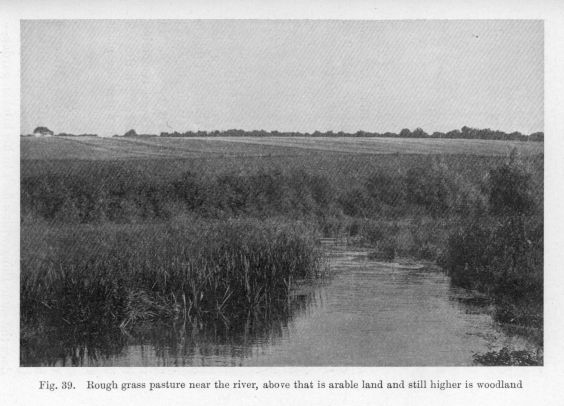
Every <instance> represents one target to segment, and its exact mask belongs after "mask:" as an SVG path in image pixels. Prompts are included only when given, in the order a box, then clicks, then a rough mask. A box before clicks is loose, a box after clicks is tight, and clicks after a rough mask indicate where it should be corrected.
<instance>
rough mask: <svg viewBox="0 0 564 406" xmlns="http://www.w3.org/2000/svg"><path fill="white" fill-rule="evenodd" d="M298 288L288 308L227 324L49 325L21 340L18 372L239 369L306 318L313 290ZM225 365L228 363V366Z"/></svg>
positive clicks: (280, 305) (283, 306) (312, 287)
mask: <svg viewBox="0 0 564 406" xmlns="http://www.w3.org/2000/svg"><path fill="white" fill-rule="evenodd" d="M322 283H325V282H316V283H311V282H308V283H305V282H304V284H303V285H302V286H301V287H300V286H298V287H297V289H296V290H295V292H293V293H292V295H291V296H290V298H289V299H288V301H287V302H284V303H278V304H276V305H273V306H272V307H271V308H270V309H268V310H267V311H264V312H249V313H246V314H232V315H230V317H229V319H227V318H221V319H207V320H198V321H187V320H181V321H178V320H176V321H168V322H152V323H145V324H142V325H139V326H137V327H135V329H133V330H131V331H125V330H121V329H117V328H114V329H108V330H104V331H90V330H88V329H87V328H84V327H82V328H69V326H67V325H63V326H60V325H59V326H55V325H53V323H47V324H46V325H44V326H42V327H41V329H42V333H41V334H34V335H27V334H22V339H21V349H20V364H21V365H22V366H193V365H202V366H206V365H226V364H227V365H233V366H235V365H241V364H242V362H243V360H244V359H245V358H248V357H249V356H251V355H252V354H253V352H256V351H257V350H260V349H261V348H264V347H266V346H274V345H277V343H278V342H279V341H280V340H281V339H282V338H284V337H287V336H288V328H289V327H288V326H289V325H290V324H291V322H292V318H293V317H296V316H297V315H302V314H304V315H307V311H308V308H310V307H311V306H312V305H315V304H314V302H315V301H316V300H317V298H318V297H319V295H318V294H316V293H318V291H317V290H316V287H317V286H320V285H321V284H322ZM226 361H228V362H226Z"/></svg>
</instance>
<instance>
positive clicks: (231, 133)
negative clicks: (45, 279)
mask: <svg viewBox="0 0 564 406" xmlns="http://www.w3.org/2000/svg"><path fill="white" fill-rule="evenodd" d="M160 136H161V137H375V138H448V139H480V140H505V141H528V140H529V141H544V132H535V133H532V134H529V135H526V134H522V133H520V132H518V131H515V132H512V133H506V132H504V131H494V130H491V129H489V128H485V129H477V128H470V127H466V126H464V127H462V128H461V129H460V130H452V131H449V132H446V133H444V132H439V131H435V132H434V133H432V134H428V133H427V132H425V131H424V130H423V129H422V128H416V129H415V130H413V131H411V130H410V129H408V128H404V129H403V130H401V131H400V132H399V133H393V132H385V133H378V132H369V131H357V132H355V133H347V132H343V131H339V132H333V131H325V132H321V131H314V132H312V133H307V132H305V133H302V132H288V131H266V130H253V131H245V130H237V129H230V130H225V131H218V130H215V131H186V132H184V133H179V132H177V131H175V132H172V133H168V132H161V134H160Z"/></svg>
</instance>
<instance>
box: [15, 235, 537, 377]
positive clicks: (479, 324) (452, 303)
mask: <svg viewBox="0 0 564 406" xmlns="http://www.w3.org/2000/svg"><path fill="white" fill-rule="evenodd" d="M328 249H329V250H330V255H329V266H330V276H329V277H327V278H326V279H325V280H323V281H321V282H316V283H311V282H310V283H302V284H301V285H300V286H297V287H296V288H295V289H294V290H293V293H292V297H291V299H290V301H289V303H288V306H286V310H285V311H282V312H279V313H274V314H269V315H267V316H265V317H259V318H257V317H256V316H255V317H250V316H249V317H248V318H245V319H244V320H240V321H236V322H231V323H229V322H227V321H223V322H221V323H219V324H217V325H211V326H210V325H208V326H203V325H197V324H193V325H190V326H189V327H187V326H186V324H183V325H181V326H178V325H174V326H170V325H169V326H157V327H155V326H154V325H152V326H148V327H145V328H143V329H138V330H136V331H135V332H131V333H130V334H124V333H122V332H120V333H118V334H115V335H113V336H109V337H108V336H100V337H98V338H96V337H94V338H92V337H89V338H88V340H87V342H84V341H81V342H80V343H78V342H76V334H75V335H74V336H73V338H68V339H63V340H61V339H60V338H59V339H58V340H57V344H53V343H50V342H49V340H47V341H46V342H44V343H43V345H42V347H43V346H44V347H45V348H44V349H41V348H37V349H33V348H28V349H24V351H23V352H22V354H23V355H22V365H50V366H63V365H64V366H70V365H74V366H464V365H473V363H474V359H473V355H474V354H483V353H486V352H489V351H495V350H499V349H501V348H503V347H510V348H515V349H527V350H529V351H534V346H533V344H532V343H530V342H528V341H527V340H526V339H525V338H523V337H520V336H517V335H509V334H508V333H506V330H505V329H502V328H501V326H500V325H499V324H498V323H496V322H495V321H494V320H493V319H492V317H491V314H490V313H491V305H490V304H489V303H488V301H487V300H485V299H483V298H480V297H478V296H476V295H475V294H473V293H472V292H468V291H466V290H464V289H459V288H454V287H452V286H451V284H450V281H449V278H448V276H446V275H445V274H444V273H443V272H441V271H440V270H439V269H438V268H436V267H435V266H432V265H428V266H422V265H420V266H417V265H414V266H402V265H399V264H387V263H381V262H378V261H375V260H371V259H369V257H368V255H367V252H366V251H362V250H351V249H349V248H347V247H346V246H336V245H331V246H330V248H328ZM79 341H80V340H79ZM58 346H59V347H61V346H62V347H61V348H58ZM45 349H47V351H45Z"/></svg>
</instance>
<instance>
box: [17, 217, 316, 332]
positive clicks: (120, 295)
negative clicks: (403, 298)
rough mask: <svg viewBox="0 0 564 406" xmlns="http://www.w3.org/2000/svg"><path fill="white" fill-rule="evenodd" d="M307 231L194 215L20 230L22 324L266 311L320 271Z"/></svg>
mask: <svg viewBox="0 0 564 406" xmlns="http://www.w3.org/2000/svg"><path fill="white" fill-rule="evenodd" d="M309 230H310V228H309V227H307V226H306V225H304V224H303V223H299V222H298V223H288V222H286V223H284V224H282V223H280V222H275V221H266V222H259V221H256V220H238V221H235V220H232V221H225V222H217V221H209V220H208V221H199V220H196V219H186V221H185V222H184V223H181V224H178V223H177V224H174V225H170V224H154V225H144V226H142V227H124V226H117V225H115V226H110V227H106V226H87V227H73V228H70V229H69V228H67V229H61V228H59V227H56V228H53V227H51V226H43V227H41V226H38V225H35V226H34V227H33V230H29V229H25V228H24V229H23V230H22V235H23V236H24V237H23V238H22V260H21V316H22V323H23V324H29V323H34V322H37V321H38V320H46V319H53V320H56V321H58V322H59V323H66V324H67V325H72V326H76V325H87V326H90V327H89V328H93V327H92V326H100V327H109V326H121V327H128V326H130V325H132V324H134V323H135V322H138V321H141V320H146V319H155V318H163V317H165V318H166V317H172V318H179V317H180V318H183V319H188V320H193V319H206V318H213V319H216V318H224V319H225V320H226V321H229V320H230V319H231V318H233V317H238V316H239V315H241V314H243V315H246V314H247V313H248V312H264V311H269V308H270V307H271V305H273V304H276V303H279V302H284V300H286V299H287V297H288V292H289V289H290V287H291V286H292V283H293V281H295V280H297V279H303V278H309V277H315V276H318V275H319V272H320V271H321V270H322V269H321V266H322V262H321V257H320V254H319V252H318V251H317V249H316V245H315V236H314V234H312V233H311V232H310V231H309ZM38 249H39V250H38ZM37 252H39V253H41V254H40V256H36V255H35V253H37Z"/></svg>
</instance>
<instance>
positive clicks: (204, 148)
mask: <svg viewBox="0 0 564 406" xmlns="http://www.w3.org/2000/svg"><path fill="white" fill-rule="evenodd" d="M543 147H544V144H543V143H539V142H519V141H515V142H509V141H496V140H461V139H448V140H446V139H395V138H350V137H334V138H333V137H331V138H325V137H318V138H317V137H316V138H313V137H309V138H308V137H214V138H210V137H207V138H161V137H153V138H141V137H140V138H98V137H92V138H90V137H84V138H70V137H68V138H63V137H58V138H56V137H52V138H39V139H38V138H22V139H21V158H22V159H88V160H91V159H103V160H107V159H110V160H111V159H125V158H176V159H178V158H209V157H272V156H296V155H304V154H308V153H311V152H314V151H322V152H333V153H342V154H396V153H401V154H469V155H483V156H500V155H502V156H503V155H506V154H507V153H508V152H509V151H510V150H511V149H513V148H517V150H518V151H519V153H520V154H522V155H535V154H539V153H542V152H543Z"/></svg>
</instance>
